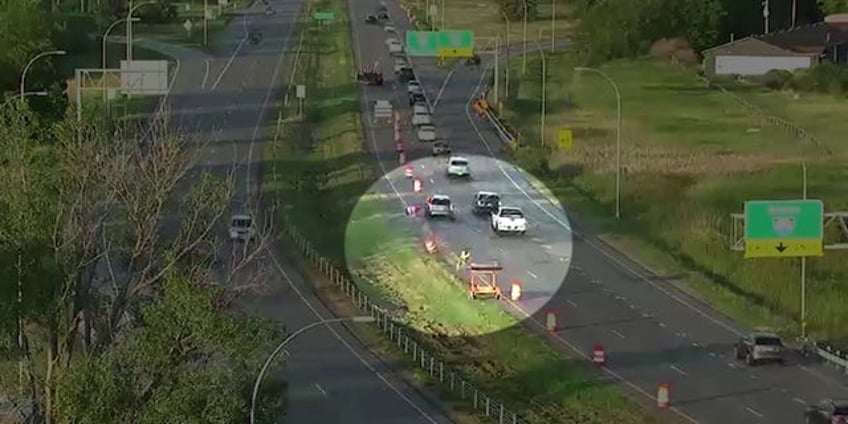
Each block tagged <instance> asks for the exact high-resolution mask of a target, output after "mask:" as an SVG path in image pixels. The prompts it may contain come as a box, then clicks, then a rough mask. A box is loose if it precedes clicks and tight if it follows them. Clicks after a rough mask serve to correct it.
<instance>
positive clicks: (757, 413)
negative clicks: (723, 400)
mask: <svg viewBox="0 0 848 424" xmlns="http://www.w3.org/2000/svg"><path fill="white" fill-rule="evenodd" d="M745 409H746V410H748V412H750V413H752V414H754V415H755V416H756V417H757V418H762V417H763V414H761V413H760V411H757V410H756V409H753V408H751V407H750V406H746V407H745Z"/></svg>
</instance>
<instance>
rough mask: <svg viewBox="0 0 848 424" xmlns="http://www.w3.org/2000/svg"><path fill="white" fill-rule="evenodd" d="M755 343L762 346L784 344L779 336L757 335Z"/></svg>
mask: <svg viewBox="0 0 848 424" xmlns="http://www.w3.org/2000/svg"><path fill="white" fill-rule="evenodd" d="M754 344H757V345H760V346H781V345H782V343H781V342H780V339H779V338H777V337H757V338H756V339H755V340H754Z"/></svg>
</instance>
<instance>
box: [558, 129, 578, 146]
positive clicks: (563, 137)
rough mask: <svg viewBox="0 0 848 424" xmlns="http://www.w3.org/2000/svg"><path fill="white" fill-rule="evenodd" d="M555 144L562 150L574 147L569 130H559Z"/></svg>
mask: <svg viewBox="0 0 848 424" xmlns="http://www.w3.org/2000/svg"><path fill="white" fill-rule="evenodd" d="M557 144H559V147H562V148H563V149H570V148H571V147H572V146H574V133H573V132H572V131H571V128H560V130H559V131H558V132H557Z"/></svg>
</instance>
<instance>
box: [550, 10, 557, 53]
mask: <svg viewBox="0 0 848 424" xmlns="http://www.w3.org/2000/svg"><path fill="white" fill-rule="evenodd" d="M555 31H556V0H551V53H553V52H554V40H555V39H556V34H555Z"/></svg>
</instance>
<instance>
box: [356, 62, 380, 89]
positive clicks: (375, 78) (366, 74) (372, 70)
mask: <svg viewBox="0 0 848 424" xmlns="http://www.w3.org/2000/svg"><path fill="white" fill-rule="evenodd" d="M356 80H357V81H359V82H360V83H363V84H365V85H376V86H381V85H383V72H382V71H380V66H379V64H378V63H377V62H374V64H373V65H371V66H370V67H364V68H362V70H360V71H359V73H357V74H356Z"/></svg>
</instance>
